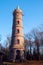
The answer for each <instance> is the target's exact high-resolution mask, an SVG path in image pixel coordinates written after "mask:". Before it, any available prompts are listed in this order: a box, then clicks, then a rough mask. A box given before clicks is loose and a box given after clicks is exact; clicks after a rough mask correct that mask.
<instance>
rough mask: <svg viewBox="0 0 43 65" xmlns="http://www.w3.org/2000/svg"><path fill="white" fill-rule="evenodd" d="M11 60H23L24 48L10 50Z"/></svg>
mask: <svg viewBox="0 0 43 65" xmlns="http://www.w3.org/2000/svg"><path fill="white" fill-rule="evenodd" d="M10 53H11V54H10V61H13V62H15V61H22V60H24V50H22V49H13V50H11V51H10Z"/></svg>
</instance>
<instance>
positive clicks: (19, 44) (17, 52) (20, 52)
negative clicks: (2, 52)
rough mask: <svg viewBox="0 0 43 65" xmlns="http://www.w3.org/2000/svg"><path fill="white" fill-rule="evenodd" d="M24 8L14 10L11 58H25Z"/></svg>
mask: <svg viewBox="0 0 43 65" xmlns="http://www.w3.org/2000/svg"><path fill="white" fill-rule="evenodd" d="M22 16H23V13H22V10H21V9H20V8H19V7H18V8H17V9H15V10H14V11H13V27H12V38H11V45H10V60H13V61H14V60H16V59H17V60H19V59H20V58H21V59H23V58H24V50H25V48H24V33H23V24H22Z"/></svg>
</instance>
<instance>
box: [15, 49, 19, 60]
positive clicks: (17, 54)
mask: <svg viewBox="0 0 43 65" xmlns="http://www.w3.org/2000/svg"><path fill="white" fill-rule="evenodd" d="M19 59H20V50H17V51H16V60H19Z"/></svg>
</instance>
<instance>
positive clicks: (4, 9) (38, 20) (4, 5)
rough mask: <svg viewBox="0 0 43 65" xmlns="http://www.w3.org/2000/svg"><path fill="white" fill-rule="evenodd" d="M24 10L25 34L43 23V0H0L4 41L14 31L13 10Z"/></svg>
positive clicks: (1, 27)
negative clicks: (18, 8)
mask: <svg viewBox="0 0 43 65" xmlns="http://www.w3.org/2000/svg"><path fill="white" fill-rule="evenodd" d="M18 5H19V7H20V9H22V11H23V14H24V16H23V26H24V34H26V33H28V32H30V31H31V30H32V29H33V28H37V27H40V25H41V24H43V0H0V35H1V38H2V41H1V42H2V43H4V40H5V39H6V37H7V35H9V34H11V33H12V23H13V10H14V9H15V8H17V6H18Z"/></svg>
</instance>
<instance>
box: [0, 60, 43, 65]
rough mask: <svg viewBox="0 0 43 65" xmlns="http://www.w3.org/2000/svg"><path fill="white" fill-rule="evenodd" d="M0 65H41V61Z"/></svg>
mask: <svg viewBox="0 0 43 65" xmlns="http://www.w3.org/2000/svg"><path fill="white" fill-rule="evenodd" d="M0 65H43V61H26V62H21V63H20V62H13V63H12V62H3V64H0Z"/></svg>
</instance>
